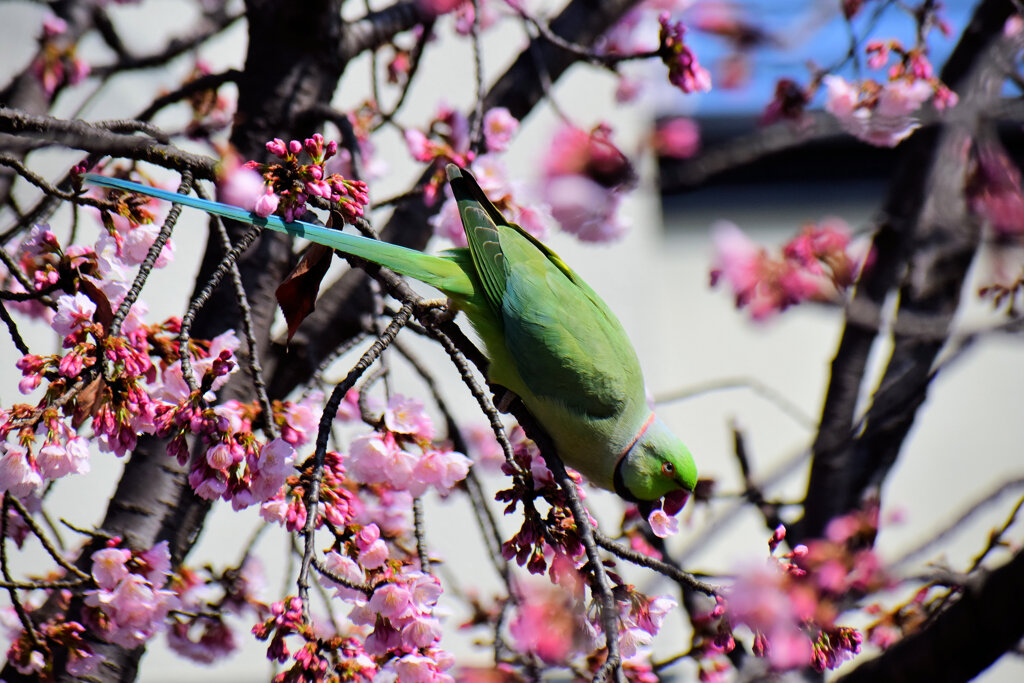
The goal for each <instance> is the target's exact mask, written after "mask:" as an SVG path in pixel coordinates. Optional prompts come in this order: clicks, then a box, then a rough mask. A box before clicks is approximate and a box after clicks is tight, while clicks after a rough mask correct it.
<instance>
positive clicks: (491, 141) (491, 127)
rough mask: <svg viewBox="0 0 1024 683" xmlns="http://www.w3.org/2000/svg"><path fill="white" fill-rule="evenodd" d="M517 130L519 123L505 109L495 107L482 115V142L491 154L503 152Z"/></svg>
mask: <svg viewBox="0 0 1024 683" xmlns="http://www.w3.org/2000/svg"><path fill="white" fill-rule="evenodd" d="M518 130H519V121H518V120H517V119H516V118H515V117H514V116H512V114H510V113H509V111H508V109H506V108H505V107H495V108H493V109H489V110H487V113H486V114H484V140H485V141H486V143H487V149H488V150H489V151H491V152H504V151H505V150H506V149H508V143H509V142H510V141H511V140H512V137H513V136H514V135H515V134H516V131H518Z"/></svg>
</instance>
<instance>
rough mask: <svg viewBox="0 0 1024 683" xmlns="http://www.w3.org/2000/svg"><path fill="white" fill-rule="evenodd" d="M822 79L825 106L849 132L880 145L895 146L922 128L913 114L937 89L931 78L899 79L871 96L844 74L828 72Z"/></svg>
mask: <svg viewBox="0 0 1024 683" xmlns="http://www.w3.org/2000/svg"><path fill="white" fill-rule="evenodd" d="M822 82H823V83H824V84H825V88H826V101H825V109H826V110H827V111H829V112H830V113H831V114H832V115H833V116H835V117H836V119H837V120H838V121H839V124H840V125H841V126H842V127H843V128H844V129H845V130H846V131H847V132H848V133H850V134H852V135H854V136H855V137H857V138H859V139H861V140H863V141H865V142H868V143H870V144H872V145H876V146H879V147H895V146H896V145H897V144H899V143H900V142H901V141H903V140H904V139H905V138H907V137H908V136H909V135H910V134H911V133H913V132H914V131H915V130H916V129H917V128H919V127H920V126H921V123H920V121H918V120H917V119H916V118H915V117H914V116H912V114H914V113H915V112H916V111H917V110H918V109H920V107H921V105H922V104H924V103H925V102H926V101H927V100H928V99H929V98H931V96H932V95H933V94H934V92H935V88H934V86H933V85H932V84H931V83H929V82H928V81H924V80H915V81H913V82H910V81H907V80H906V79H899V80H896V81H890V82H889V83H887V84H885V85H884V86H883V87H882V88H881V89H880V90H879V91H878V93H877V95H875V97H874V98H873V99H869V98H866V97H862V93H861V92H860V91H859V90H858V89H856V88H854V87H853V86H852V85H851V84H850V83H847V81H846V80H845V79H844V78H843V77H842V76H836V75H828V76H825V77H824V78H823V79H822Z"/></svg>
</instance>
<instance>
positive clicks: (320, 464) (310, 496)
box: [297, 303, 413, 623]
mask: <svg viewBox="0 0 1024 683" xmlns="http://www.w3.org/2000/svg"><path fill="white" fill-rule="evenodd" d="M412 309H413V307H412V304H410V303H406V304H403V305H402V309H401V310H400V311H399V312H398V315H397V316H395V317H394V318H393V319H392V321H391V324H389V325H388V326H387V329H385V330H384V332H383V334H381V336H380V337H379V338H378V339H376V340H375V341H374V342H373V344H372V345H371V346H370V348H369V349H367V350H366V352H365V353H364V354H363V355H362V356H361V357H360V358H359V360H358V361H357V362H356V364H355V365H354V366H353V367H352V369H351V370H349V373H348V375H346V377H345V379H343V380H342V381H341V382H339V383H338V384H337V385H336V386H335V387H334V391H332V392H331V397H330V399H328V401H327V404H326V405H325V406H324V411H323V413H322V414H321V416H320V426H319V431H318V432H317V437H316V451H315V452H314V455H313V466H312V470H311V472H310V478H309V487H308V490H307V491H306V499H305V501H304V502H305V506H306V524H305V527H303V530H302V535H303V537H304V539H305V542H304V546H303V551H302V564H301V565H300V568H299V578H298V582H297V583H298V588H299V598H301V599H302V611H303V617H304V618H305V619H306V621H307V623H310V622H309V619H310V615H309V568H310V565H311V563H312V561H313V557H314V554H315V552H316V551H315V549H314V546H313V539H314V531H315V530H316V517H317V513H318V507H319V504H320V483H321V479H322V478H323V471H324V459H325V458H326V455H327V441H328V440H329V439H330V436H331V424H332V423H333V422H334V416H335V415H337V413H338V406H340V405H341V401H342V399H343V398H345V394H347V393H348V390H349V389H351V388H352V387H354V386H355V383H356V381H357V380H358V379H359V377H361V376H362V374H363V373H364V372H366V369H367V368H368V367H370V365H371V364H372V363H373V362H374V361H375V360H376V359H377V358H378V357H379V356H380V354H381V353H383V352H384V349H386V348H387V347H388V345H390V344H391V342H392V341H394V339H395V335H397V334H398V332H399V331H400V330H401V329H402V328H403V327H404V326H405V324H406V323H407V322H409V318H411V317H412Z"/></svg>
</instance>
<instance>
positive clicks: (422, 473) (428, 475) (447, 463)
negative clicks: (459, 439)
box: [412, 450, 472, 495]
mask: <svg viewBox="0 0 1024 683" xmlns="http://www.w3.org/2000/svg"><path fill="white" fill-rule="evenodd" d="M471 462H472V461H470V459H469V458H467V457H466V456H464V455H463V454H462V453H458V452H456V451H451V450H430V451H427V452H426V453H425V454H424V455H423V457H422V458H420V461H419V462H418V463H417V464H416V470H415V473H414V477H415V480H416V481H418V482H420V483H422V484H424V485H430V486H433V487H435V488H436V489H437V490H438V491H439V492H440V493H442V494H447V493H449V492H450V491H451V490H452V488H454V487H455V485H456V484H458V483H459V482H460V481H462V480H463V479H465V478H466V475H467V474H468V473H469V466H470V464H471ZM412 492H413V495H416V491H415V490H413V491H412ZM421 493H422V492H421Z"/></svg>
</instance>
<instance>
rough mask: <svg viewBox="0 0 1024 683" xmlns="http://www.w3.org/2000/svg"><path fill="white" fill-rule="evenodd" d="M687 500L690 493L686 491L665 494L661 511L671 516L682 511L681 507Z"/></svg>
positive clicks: (680, 490)
mask: <svg viewBox="0 0 1024 683" xmlns="http://www.w3.org/2000/svg"><path fill="white" fill-rule="evenodd" d="M689 499H690V492H689V491H687V490H686V489H679V490H678V491H672V492H671V493H666V494H665V503H664V504H663V505H662V509H663V510H664V511H665V514H666V515H670V516H673V515H675V514H676V513H677V512H679V511H680V510H682V509H683V506H684V505H686V501H688V500H689Z"/></svg>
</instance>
